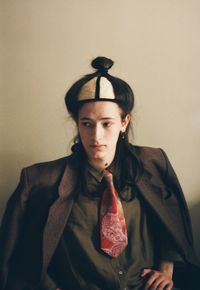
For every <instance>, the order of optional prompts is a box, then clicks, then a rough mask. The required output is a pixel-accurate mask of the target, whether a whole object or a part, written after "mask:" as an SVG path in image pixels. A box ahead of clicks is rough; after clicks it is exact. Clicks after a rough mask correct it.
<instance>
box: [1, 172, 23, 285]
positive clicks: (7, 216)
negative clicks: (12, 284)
mask: <svg viewBox="0 0 200 290" xmlns="http://www.w3.org/2000/svg"><path fill="white" fill-rule="evenodd" d="M28 191H29V187H28V182H27V176H26V171H25V170H24V169H23V170H22V172H21V177H20V182H19V184H18V186H17V188H16V190H15V192H14V193H13V194H12V195H11V197H10V198H9V199H8V202H7V206H6V210H5V212H4V215H3V219H2V224H1V228H0V289H4V287H5V285H6V281H7V276H8V270H9V261H10V258H11V256H12V253H13V250H14V248H15V245H16V242H17V239H18V237H19V235H20V232H21V230H22V228H23V216H24V213H25V208H26V201H27V197H28Z"/></svg>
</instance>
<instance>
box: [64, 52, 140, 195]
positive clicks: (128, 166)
mask: <svg viewBox="0 0 200 290" xmlns="http://www.w3.org/2000/svg"><path fill="white" fill-rule="evenodd" d="M113 64H114V62H113V61H112V60H111V59H108V58H106V57H97V58H95V59H94V60H93V61H92V62H91V65H92V67H93V68H95V69H96V71H95V72H94V73H91V74H87V75H85V76H84V77H82V78H81V79H79V80H78V81H76V82H75V83H74V84H73V85H72V86H71V88H70V89H69V90H68V91H67V93H66V95H65V104H66V107H67V110H68V112H69V113H70V115H71V117H72V118H73V119H74V120H75V121H77V119H78V113H79V110H80V108H81V106H82V105H83V104H84V102H80V101H79V100H78V97H79V93H80V90H81V88H82V87H83V86H84V85H85V84H86V83H87V82H89V81H90V80H92V79H93V78H95V77H98V76H104V77H105V78H107V80H108V81H109V82H110V83H111V84H112V87H113V91H114V94H115V99H114V100H110V101H114V102H116V103H117V104H118V106H119V107H120V108H121V111H122V116H121V118H122V119H124V118H125V117H126V115H127V114H131V112H132V110H133V108H134V93H133V91H132V89H131V87H130V86H129V85H128V84H127V83H126V82H125V81H123V80H122V79H120V78H117V77H114V76H111V75H110V74H109V73H108V70H109V69H110V68H111V67H112V66H113ZM90 101H92V100H90ZM94 101H97V100H94ZM130 127H131V123H129V124H128V126H127V128H126V132H125V133H124V134H123V135H120V136H119V140H118V142H117V148H116V154H115V158H114V164H115V165H116V166H115V167H116V171H117V168H118V169H119V167H120V178H117V185H118V187H119V189H120V190H122V189H123V187H124V186H125V184H127V182H131V181H132V182H134V181H135V180H136V179H137V178H138V176H139V175H140V173H141V163H140V161H139V158H138V156H137V155H136V153H135V150H134V147H133V146H132V145H131V144H130V143H129V131H130ZM71 149H72V152H73V153H74V154H76V155H77V156H78V158H79V160H80V162H84V160H85V158H86V156H85V152H84V149H83V146H82V143H81V140H80V137H79V135H77V136H76V137H75V139H74V145H73V146H72V148H71ZM80 164H82V163H80ZM116 176H117V172H116Z"/></svg>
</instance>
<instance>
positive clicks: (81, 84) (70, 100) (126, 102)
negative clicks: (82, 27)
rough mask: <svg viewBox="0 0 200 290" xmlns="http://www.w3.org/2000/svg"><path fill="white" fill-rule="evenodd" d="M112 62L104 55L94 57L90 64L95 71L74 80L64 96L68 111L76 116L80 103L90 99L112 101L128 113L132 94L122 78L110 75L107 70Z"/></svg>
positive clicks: (132, 97)
mask: <svg viewBox="0 0 200 290" xmlns="http://www.w3.org/2000/svg"><path fill="white" fill-rule="evenodd" d="M113 64H114V62H113V61H112V60H111V59H109V58H106V57H97V58H95V59H94V60H93V61H92V63H91V65H92V67H93V68H95V69H96V72H94V73H92V74H88V75H86V76H84V77H83V78H81V79H80V80H78V81H77V82H75V83H74V84H73V85H72V87H71V88H70V89H69V91H68V92H67V93H66V96H65V103H66V106H67V109H68V111H69V113H70V114H71V115H72V116H73V117H76V116H77V113H78V110H79V108H80V106H81V105H83V104H84V103H85V102H92V101H112V102H116V103H118V104H119V106H120V107H122V109H123V111H125V112H126V113H130V112H131V110H132V109H133V106H134V94H133V91H132V89H131V88H130V86H129V85H128V84H127V83H126V82H125V81H123V80H121V79H119V78H117V77H114V76H111V75H110V74H109V73H108V70H109V69H110V68H111V67H112V66H113Z"/></svg>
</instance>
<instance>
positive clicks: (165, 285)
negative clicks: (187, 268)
mask: <svg viewBox="0 0 200 290" xmlns="http://www.w3.org/2000/svg"><path fill="white" fill-rule="evenodd" d="M172 287H173V282H172V281H167V280H164V281H163V282H161V283H160V285H159V286H158V287H157V288H155V289H156V290H172Z"/></svg>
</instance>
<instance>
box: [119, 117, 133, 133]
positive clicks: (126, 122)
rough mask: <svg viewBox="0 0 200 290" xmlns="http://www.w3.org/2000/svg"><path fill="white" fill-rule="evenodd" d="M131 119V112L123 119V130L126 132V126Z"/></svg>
mask: <svg viewBox="0 0 200 290" xmlns="http://www.w3.org/2000/svg"><path fill="white" fill-rule="evenodd" d="M130 121H131V114H127V115H126V117H125V118H124V119H123V120H122V129H121V132H125V131H126V128H127V126H128V124H129V122H130Z"/></svg>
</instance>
